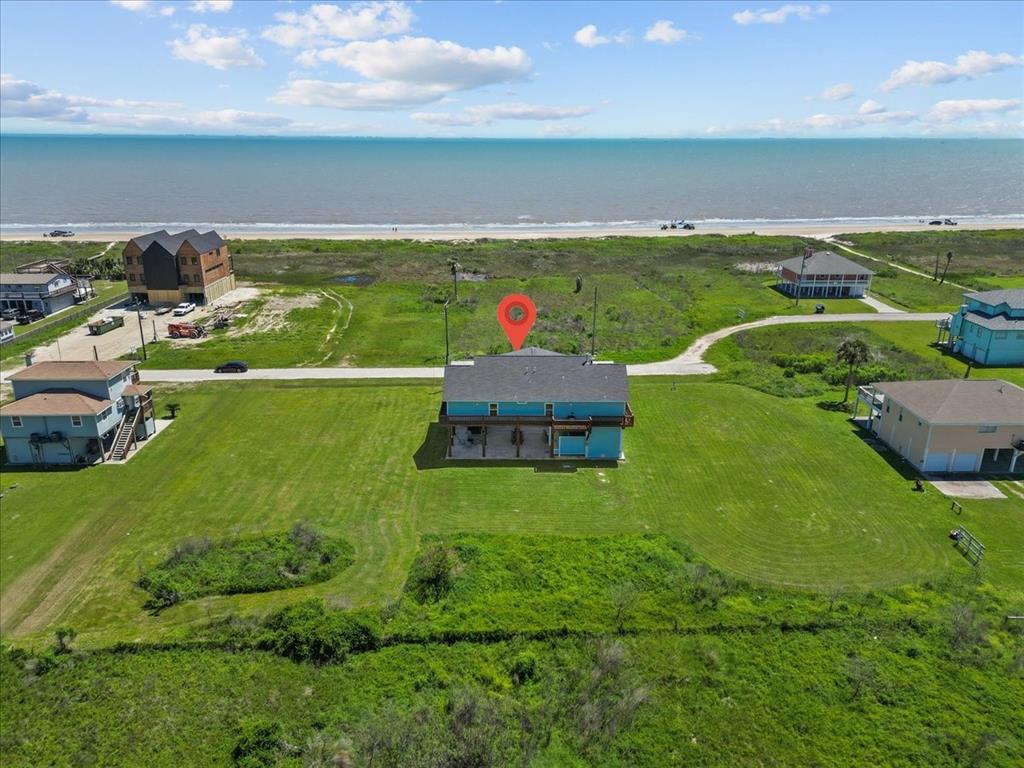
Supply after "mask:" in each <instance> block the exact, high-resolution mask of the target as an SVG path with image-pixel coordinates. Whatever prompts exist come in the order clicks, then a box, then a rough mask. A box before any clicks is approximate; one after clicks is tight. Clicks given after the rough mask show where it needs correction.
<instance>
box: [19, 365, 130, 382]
mask: <svg viewBox="0 0 1024 768" xmlns="http://www.w3.org/2000/svg"><path fill="white" fill-rule="evenodd" d="M134 365H135V363H134V362H131V361H125V360H63V361H57V360H47V361H45V362H42V363H36V364H35V365H33V366H30V367H28V368H23V369H22V370H20V371H18V372H17V373H13V374H11V375H10V376H8V377H7V379H8V381H108V380H109V379H111V378H113V377H114V376H117V374H119V373H121V371H124V370H127V369H128V368H131V367H132V366H134Z"/></svg>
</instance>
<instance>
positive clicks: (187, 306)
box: [171, 301, 196, 317]
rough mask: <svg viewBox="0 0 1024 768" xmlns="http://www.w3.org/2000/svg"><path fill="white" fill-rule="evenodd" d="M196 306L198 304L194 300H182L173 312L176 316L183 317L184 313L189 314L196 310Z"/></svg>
mask: <svg viewBox="0 0 1024 768" xmlns="http://www.w3.org/2000/svg"><path fill="white" fill-rule="evenodd" d="M195 308H196V305H195V304H194V303H193V302H191V301H183V302H181V304H179V305H178V306H176V307H175V308H174V310H173V311H172V312H171V314H173V315H174V316H175V317H181V316H182V315H187V314H188V313H189V312H192V311H194V310H195Z"/></svg>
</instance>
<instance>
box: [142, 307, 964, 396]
mask: <svg viewBox="0 0 1024 768" xmlns="http://www.w3.org/2000/svg"><path fill="white" fill-rule="evenodd" d="M948 316H949V313H947V312H856V313H846V314H838V315H776V316H774V317H766V318H764V319H762V320H754V321H752V322H749V323H741V324H740V325H733V326H730V327H728V328H720V329H718V330H717V331H712V332H711V333H708V334H705V335H704V336H701V337H700V338H699V339H697V340H696V341H694V342H693V343H692V344H691V345H690V346H689V347H687V349H686V350H685V351H684V352H683V353H682V354H680V355H677V356H676V357H673V358H672V359H671V360H662V361H660V362H657V363H641V364H638V365H630V366H627V368H628V371H629V375H630V376H698V375H702V374H708V373H715V371H716V370H718V369H717V368H715V366H713V365H711V363H707V362H705V361H704V354H705V353H706V352H707V351H708V349H709V348H710V347H711V345H712V344H714V343H715V342H716V341H721V340H722V339H724V338H726V337H728V336H731V335H732V334H734V333H739V332H740V331H745V330H748V329H750V328H761V327H763V326H766V325H790V324H792V323H871V322H879V321H882V322H914V321H916V322H922V321H924V322H935V321H936V320H941V319H943V318H946V317H948ZM139 375H140V376H141V377H142V380H143V381H144V382H146V383H148V384H151V383H158V382H171V383H174V382H177V383H190V382H197V381H268V380H270V381H294V380H300V379H439V378H441V377H443V376H444V368H441V367H423V368H252V369H250V370H249V371H247V372H246V373H230V374H225V373H214V372H213V371H211V370H199V369H181V370H163V371H161V370H150V369H141V370H140V371H139Z"/></svg>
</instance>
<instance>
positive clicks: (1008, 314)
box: [948, 288, 1024, 365]
mask: <svg viewBox="0 0 1024 768" xmlns="http://www.w3.org/2000/svg"><path fill="white" fill-rule="evenodd" d="M964 299H965V300H966V303H965V304H964V305H963V306H961V307H960V310H959V311H958V312H956V313H954V314H953V315H951V316H950V318H949V342H948V344H949V347H950V349H952V350H953V351H954V352H959V353H960V354H962V355H963V356H964V357H968V358H970V359H971V360H974V361H976V362H979V363H982V364H984V365H1024V288H1015V289H1009V290H1001V291H984V292H983V293H966V294H964Z"/></svg>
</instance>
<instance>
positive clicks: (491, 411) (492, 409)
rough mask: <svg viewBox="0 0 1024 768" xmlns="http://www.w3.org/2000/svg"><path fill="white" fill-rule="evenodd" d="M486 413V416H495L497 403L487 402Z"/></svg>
mask: <svg viewBox="0 0 1024 768" xmlns="http://www.w3.org/2000/svg"><path fill="white" fill-rule="evenodd" d="M487 415H488V416H497V415H498V404H497V403H488V404H487Z"/></svg>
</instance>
